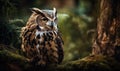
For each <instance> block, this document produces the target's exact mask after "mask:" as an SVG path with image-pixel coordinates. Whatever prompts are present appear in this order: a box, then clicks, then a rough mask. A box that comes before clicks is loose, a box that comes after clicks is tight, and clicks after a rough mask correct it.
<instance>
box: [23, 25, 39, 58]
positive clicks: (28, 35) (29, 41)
mask: <svg viewBox="0 0 120 71" xmlns="http://www.w3.org/2000/svg"><path fill="white" fill-rule="evenodd" d="M36 27H37V25H32V26H26V27H23V28H22V31H21V38H22V50H23V51H24V52H25V53H26V56H27V57H32V56H33V53H32V51H33V50H34V47H35V45H36V42H35V40H34V38H35V32H36Z"/></svg>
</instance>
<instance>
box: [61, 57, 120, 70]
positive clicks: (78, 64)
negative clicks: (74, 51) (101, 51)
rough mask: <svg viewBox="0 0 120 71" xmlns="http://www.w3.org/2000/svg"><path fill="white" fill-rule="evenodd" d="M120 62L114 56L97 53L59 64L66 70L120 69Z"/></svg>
mask: <svg viewBox="0 0 120 71" xmlns="http://www.w3.org/2000/svg"><path fill="white" fill-rule="evenodd" d="M119 67H120V63H119V62H117V61H116V60H115V59H114V58H112V57H107V56H102V55H95V56H88V57H85V58H82V59H79V60H76V61H72V62H69V63H66V64H65V65H61V66H59V68H61V69H62V68H63V69H62V70H65V71H75V70H76V71H120V68H119Z"/></svg>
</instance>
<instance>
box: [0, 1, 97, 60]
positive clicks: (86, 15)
mask: <svg viewBox="0 0 120 71" xmlns="http://www.w3.org/2000/svg"><path fill="white" fill-rule="evenodd" d="M0 5H1V6H0V9H1V16H0V40H1V41H0V44H6V45H11V46H13V47H15V48H20V46H21V45H20V44H21V39H20V37H19V35H20V30H21V27H23V26H24V25H25V24H26V22H27V20H28V18H29V16H30V14H31V11H30V10H29V8H31V7H38V8H40V9H52V8H53V7H56V8H57V11H58V23H59V24H58V26H59V28H60V31H61V33H62V37H63V40H64V53H65V56H64V62H67V61H70V60H76V59H79V58H82V57H84V56H87V55H89V54H90V52H91V44H92V37H93V36H94V32H95V31H94V29H95V27H96V21H95V20H96V17H97V13H96V11H97V10H98V9H97V7H98V6H97V5H98V4H97V1H96V0H69V1H68V0H0ZM93 9H94V10H93ZM91 29H92V30H93V31H92V32H91V31H90V30H91Z"/></svg>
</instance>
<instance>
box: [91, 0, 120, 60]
mask: <svg viewBox="0 0 120 71" xmlns="http://www.w3.org/2000/svg"><path fill="white" fill-rule="evenodd" d="M92 54H93V55H96V54H102V55H106V56H114V57H115V58H117V59H119V60H120V0H101V3H100V16H99V18H98V21H97V35H96V38H95V41H94V43H93V49H92Z"/></svg>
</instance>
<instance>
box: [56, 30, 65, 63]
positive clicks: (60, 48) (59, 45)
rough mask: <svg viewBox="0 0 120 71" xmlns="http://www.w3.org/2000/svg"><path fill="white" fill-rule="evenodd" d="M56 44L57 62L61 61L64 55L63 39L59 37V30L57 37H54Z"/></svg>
mask: <svg viewBox="0 0 120 71" xmlns="http://www.w3.org/2000/svg"><path fill="white" fill-rule="evenodd" d="M55 41H56V44H57V49H58V57H59V58H58V63H61V62H62V60H63V57H64V52H63V40H62V38H61V35H60V32H58V37H57V38H56V40H55Z"/></svg>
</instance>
